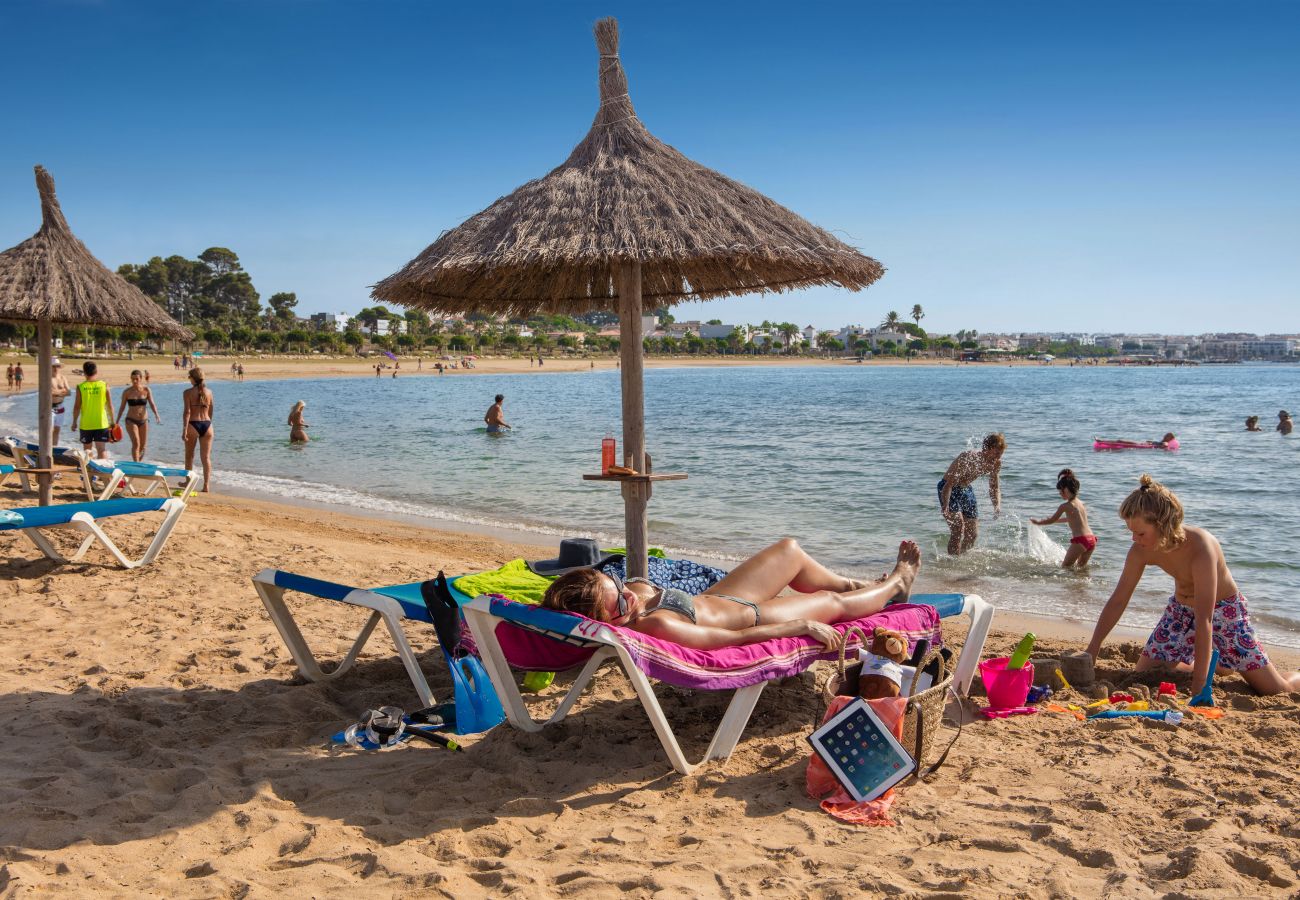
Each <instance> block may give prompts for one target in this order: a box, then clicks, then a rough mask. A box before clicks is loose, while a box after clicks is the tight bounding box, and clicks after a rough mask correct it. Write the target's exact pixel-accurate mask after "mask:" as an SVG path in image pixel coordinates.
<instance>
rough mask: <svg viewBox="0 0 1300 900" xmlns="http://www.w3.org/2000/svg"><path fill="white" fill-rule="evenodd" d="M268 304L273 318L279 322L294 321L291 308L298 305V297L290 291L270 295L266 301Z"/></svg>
mask: <svg viewBox="0 0 1300 900" xmlns="http://www.w3.org/2000/svg"><path fill="white" fill-rule="evenodd" d="M266 302H267V303H269V304H270V306H271V309H272V310H273V311H274V313H275V317H276V318H277V319H279V320H280V321H281V322H292V321H293V320H294V313H293V308H294V307H295V306H297V305H298V295H297V294H295V293H293V292H292V291H280V292H279V293H277V294H272V295H271V296H270V298H269V299H268V300H267V301H266Z"/></svg>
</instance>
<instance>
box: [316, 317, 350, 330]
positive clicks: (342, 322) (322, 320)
mask: <svg viewBox="0 0 1300 900" xmlns="http://www.w3.org/2000/svg"><path fill="white" fill-rule="evenodd" d="M308 320H309V321H310V322H311V323H312V324H313V325H317V326H321V325H323V326H325V327H326V328H328V329H330V330H333V331H346V330H347V327H348V323H349V322H351V321H352V316H350V315H348V314H347V313H312V315H311V316H310V317H309V318H308Z"/></svg>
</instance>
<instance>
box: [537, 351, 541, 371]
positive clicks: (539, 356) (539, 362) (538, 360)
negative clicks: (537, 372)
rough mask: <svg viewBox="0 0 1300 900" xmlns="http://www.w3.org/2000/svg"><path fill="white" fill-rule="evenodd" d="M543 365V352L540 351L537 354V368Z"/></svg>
mask: <svg viewBox="0 0 1300 900" xmlns="http://www.w3.org/2000/svg"><path fill="white" fill-rule="evenodd" d="M541 367H542V354H540V353H539V354H537V368H539V369H540V368H541Z"/></svg>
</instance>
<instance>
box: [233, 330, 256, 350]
mask: <svg viewBox="0 0 1300 900" xmlns="http://www.w3.org/2000/svg"><path fill="white" fill-rule="evenodd" d="M230 342H231V343H232V344H234V345H236V346H237V347H241V348H244V349H247V348H248V345H249V344H251V343H253V329H251V328H249V327H248V326H247V325H237V326H235V327H234V328H232V329H230Z"/></svg>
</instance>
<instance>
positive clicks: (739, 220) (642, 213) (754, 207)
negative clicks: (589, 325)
mask: <svg viewBox="0 0 1300 900" xmlns="http://www.w3.org/2000/svg"><path fill="white" fill-rule="evenodd" d="M595 30H596V45H597V47H598V49H599V51H600V109H599V111H598V112H597V114H596V120H595V122H594V123H593V124H592V127H591V131H590V132H589V133H588V134H587V136H586V138H584V139H583V141H582V143H580V144H578V146H577V147H575V148H574V150H573V152H572V153H571V154H570V155H569V158H568V159H567V160H565V161H564V164H563V165H561V166H559V167H558V168H556V169H554V170H552V171H551V172H550V173H548V174H547V175H546V176H544V177H542V178H539V179H537V180H536V181H530V182H528V183H527V184H525V185H523V186H522V187H520V188H519V189H518V190H516V191H515V192H514V193H512V194H510V195H509V196H506V197H502V198H501V199H500V200H497V201H496V202H495V203H493V204H492V205H491V206H489V207H488V208H487V209H485V210H483V211H482V212H481V213H479V214H478V215H476V216H474V217H473V218H471V219H469V220H468V221H466V222H465V223H464V224H462V225H461V226H460V227H459V228H456V229H454V230H452V231H448V232H446V233H444V234H443V235H442V236H441V237H439V238H438V240H437V241H435V242H434V243H433V244H431V245H430V246H429V247H428V248H427V249H425V251H424V252H423V253H421V254H420V255H419V256H417V257H416V258H415V259H413V260H411V262H409V263H407V265H406V266H405V267H404V268H403V269H402V270H401V271H399V272H397V273H396V274H394V275H391V276H389V277H388V278H385V279H384V280H383V281H381V282H379V284H377V285H375V287H374V291H373V296H374V297H375V298H376V299H377V300H383V301H388V302H392V303H400V304H403V305H405V306H418V307H423V308H426V309H432V310H438V311H442V312H447V313H457V312H468V311H471V310H476V309H482V308H484V307H487V306H490V307H491V308H492V309H493V310H494V311H499V312H501V313H504V314H506V315H510V316H522V315H528V314H531V313H534V312H540V311H546V312H557V313H581V312H585V311H589V310H592V309H597V308H607V307H609V306H611V305H612V303H611V301H612V298H614V297H615V296H616V288H615V286H614V282H613V279H612V277H611V267H612V266H613V265H614V264H616V263H620V262H631V261H639V262H640V263H641V278H642V288H641V290H642V302H643V306H644V307H645V308H646V309H654V308H656V307H660V306H666V305H672V304H675V303H679V302H681V301H683V300H694V299H708V298H713V297H725V296H729V295H735V294H746V293H750V292H753V291H782V290H788V289H792V288H802V287H809V286H812V285H837V286H840V287H845V288H849V289H850V290H858V289H860V288H864V287H866V286H867V285H869V284H871V283H872V282H874V281H875V280H876V279H878V278H879V277H880V276H881V275H882V274H884V267H883V266H881V265H880V263H878V262H877V261H876V260H874V259H872V258H870V257H868V256H864V255H863V254H861V253H859V252H858V251H857V250H856V249H855V248H853V247H850V246H849V245H847V244H845V243H843V242H842V241H840V240H838V239H837V238H835V237H834V236H832V235H831V234H830V233H829V232H827V231H824V230H822V229H820V228H817V227H816V226H814V225H811V224H810V223H808V222H806V221H805V220H804V219H802V218H800V217H799V216H797V215H796V214H794V213H793V212H791V211H790V210H788V209H786V208H785V207H784V206H781V205H780V204H778V203H775V202H773V201H772V200H769V199H768V198H767V197H765V196H763V195H762V194H760V193H758V192H757V191H755V190H753V189H751V188H749V187H746V186H745V185H743V184H741V183H739V182H737V181H733V180H732V179H730V178H727V177H726V176H725V175H721V174H719V173H718V172H715V171H713V170H712V169H708V168H705V167H704V166H702V165H700V164H699V163H696V162H693V161H691V160H689V159H687V158H686V157H685V156H683V155H682V154H681V153H679V152H678V151H677V150H675V149H673V148H672V147H670V146H668V145H667V144H664V143H662V142H661V141H659V140H658V139H656V138H655V137H654V136H653V135H652V134H650V132H649V131H648V130H646V127H645V125H643V124H642V122H641V120H640V119H639V118H637V115H636V111H635V110H634V109H633V108H632V100H631V98H630V97H629V96H628V91H627V78H626V76H625V75H624V73H623V65H622V63H621V62H619V58H618V25H617V23H616V22H615V21H614V20H613V19H602V20H601V21H600V22H597V23H596V29H595Z"/></svg>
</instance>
